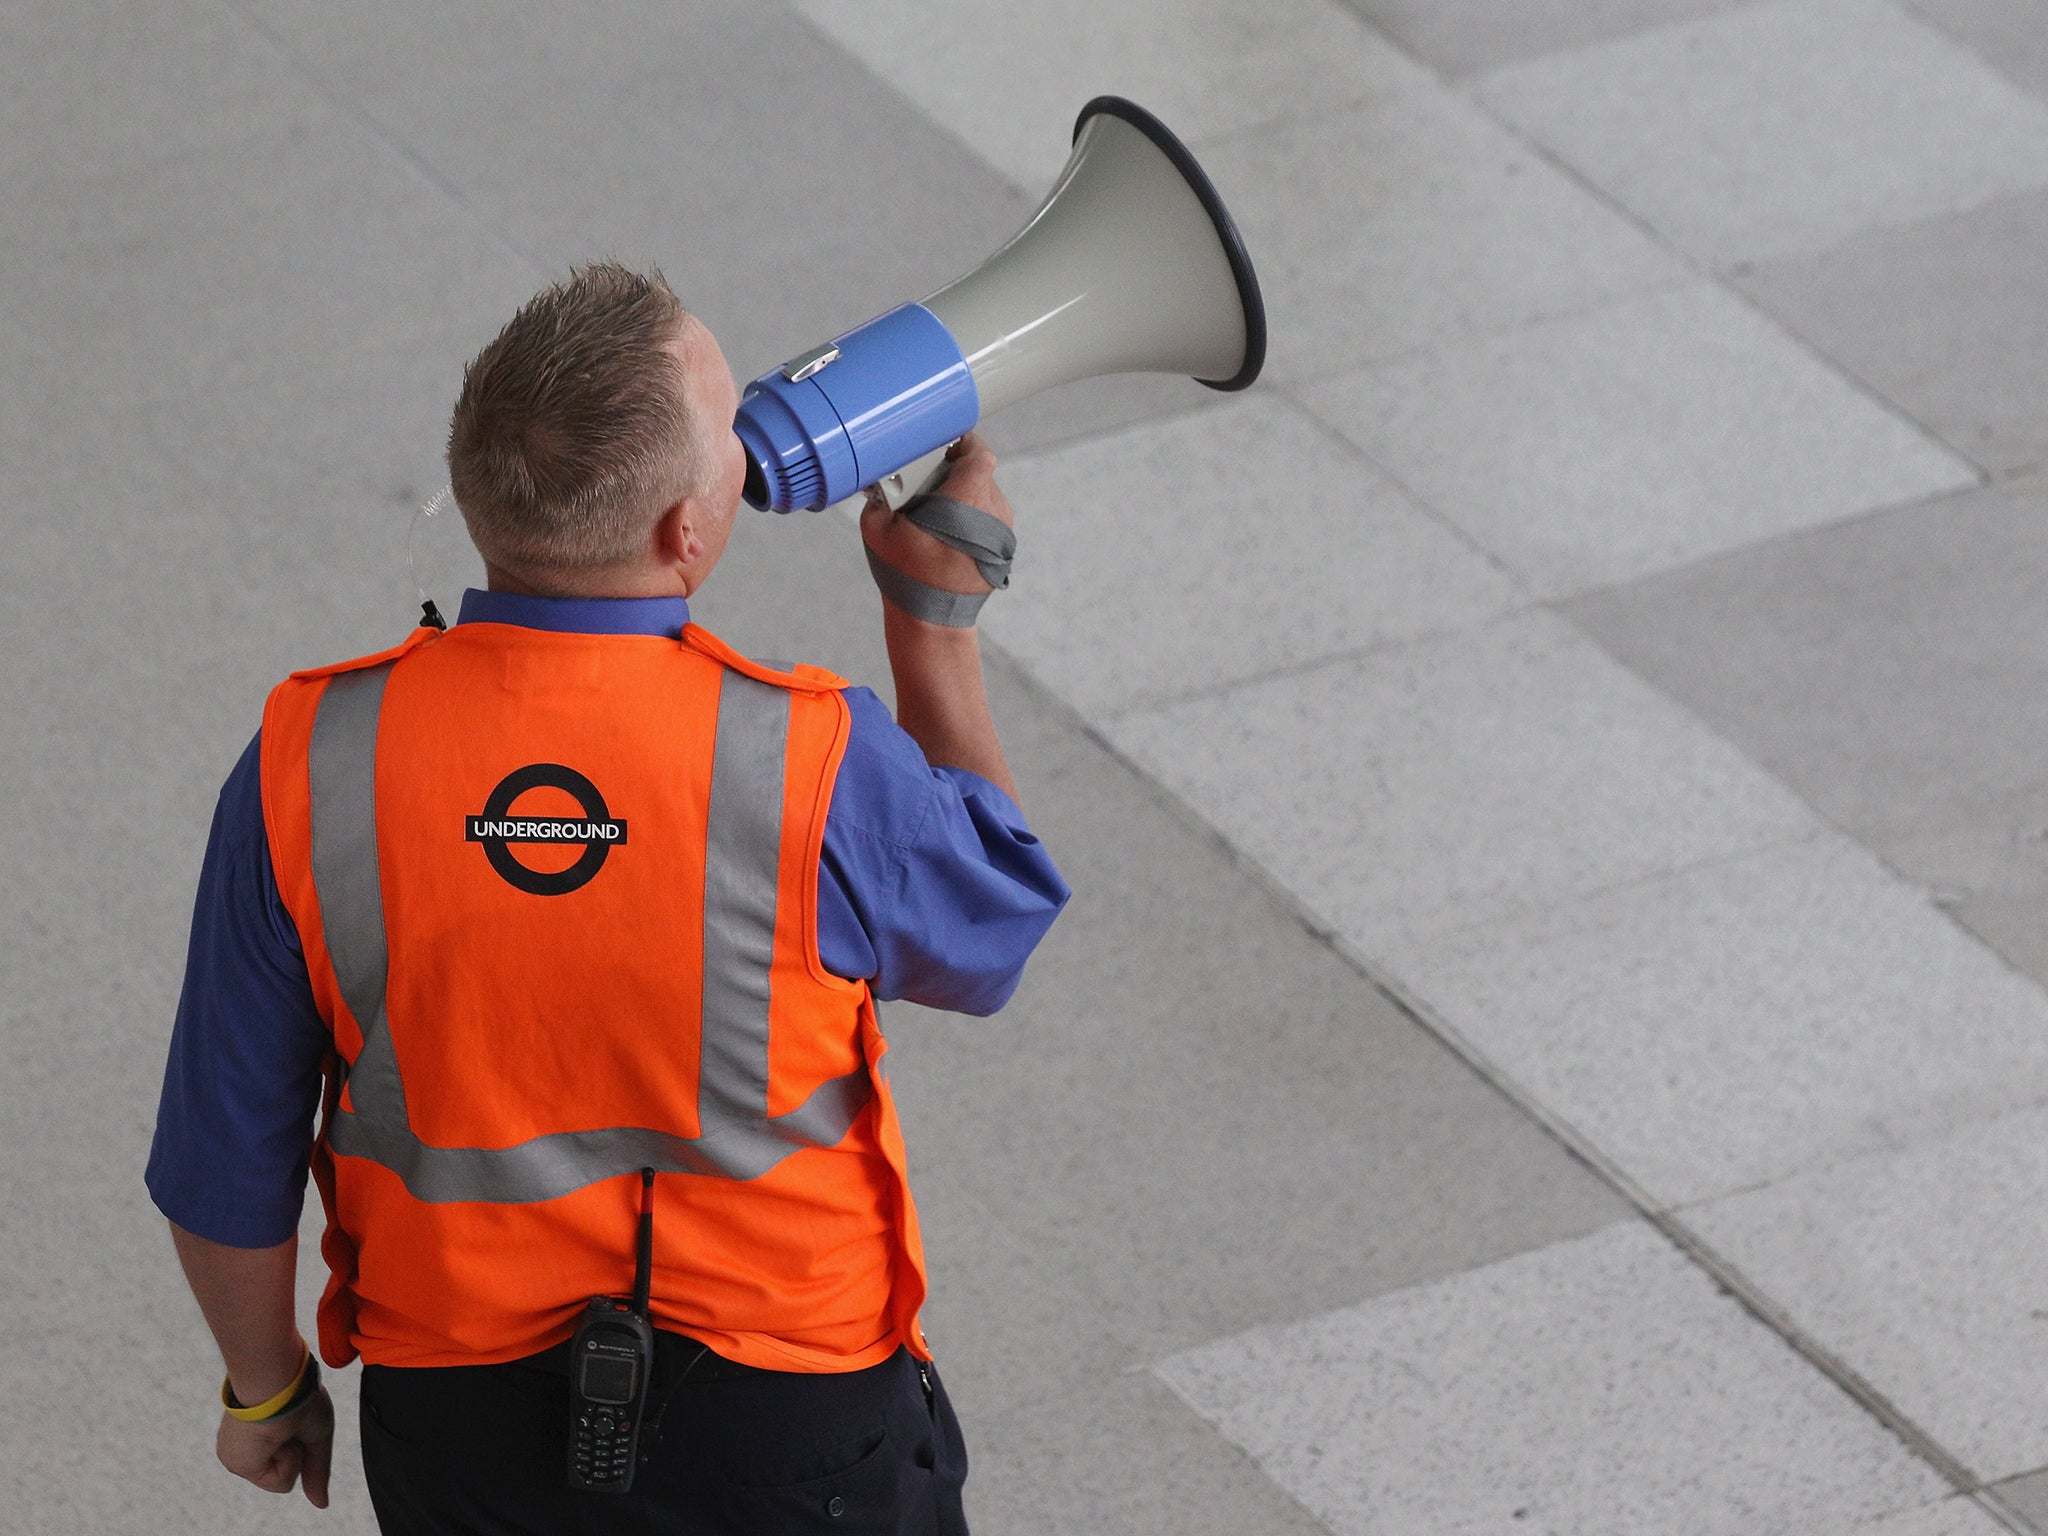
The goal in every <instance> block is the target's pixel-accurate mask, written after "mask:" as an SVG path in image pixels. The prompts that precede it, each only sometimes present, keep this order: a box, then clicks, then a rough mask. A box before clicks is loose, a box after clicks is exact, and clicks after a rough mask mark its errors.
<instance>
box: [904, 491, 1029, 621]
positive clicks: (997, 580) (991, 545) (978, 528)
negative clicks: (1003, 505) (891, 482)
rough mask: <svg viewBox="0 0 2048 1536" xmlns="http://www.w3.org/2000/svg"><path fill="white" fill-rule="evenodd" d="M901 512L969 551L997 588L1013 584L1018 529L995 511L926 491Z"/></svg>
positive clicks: (939, 537)
mask: <svg viewBox="0 0 2048 1536" xmlns="http://www.w3.org/2000/svg"><path fill="white" fill-rule="evenodd" d="M898 515H899V516H901V517H903V518H904V519H906V520H907V521H909V522H912V523H915V524H916V525H917V526H918V527H920V528H922V529H923V530H924V531H925V532H926V533H928V534H930V535H931V536H932V537H933V538H935V539H937V540H938V541H939V542H940V543H941V544H949V545H951V546H952V547H953V548H954V549H957V550H959V551H960V553H961V554H963V555H966V556H967V557H968V558H969V559H971V560H972V561H973V562H974V563H975V566H976V567H977V568H978V569H979V570H980V571H981V579H982V580H983V581H985V582H987V583H988V584H989V585H990V586H992V587H994V588H995V589H996V590H997V591H998V592H1000V591H1002V590H1003V588H1005V587H1007V586H1008V585H1009V584H1010V561H1011V560H1012V559H1014V558H1015V556H1016V554H1017V530H1016V529H1014V528H1012V527H1011V526H1010V525H1009V524H1008V523H1006V522H1004V521H1003V520H1002V519H1001V518H1000V517H997V516H996V515H995V514H994V513H992V512H984V511H982V510H981V508H979V507H977V506H972V505H970V504H969V503H967V502H964V501H955V500H953V498H952V497H950V496H935V495H927V496H919V497H917V498H916V499H914V500H912V501H909V502H906V503H905V504H904V506H903V510H902V511H901V512H900V513H899V514H898ZM982 595H983V596H984V597H985V596H987V595H988V594H986V593H983V594H982Z"/></svg>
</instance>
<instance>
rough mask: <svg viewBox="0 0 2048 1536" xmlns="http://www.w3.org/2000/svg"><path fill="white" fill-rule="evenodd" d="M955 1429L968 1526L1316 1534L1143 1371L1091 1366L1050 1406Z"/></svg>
mask: <svg viewBox="0 0 2048 1536" xmlns="http://www.w3.org/2000/svg"><path fill="white" fill-rule="evenodd" d="M947 1390H948V1391H949V1392H951V1391H953V1390H954V1389H953V1387H952V1378H951V1377H948V1378H947ZM955 1400H956V1404H959V1394H958V1393H955ZM960 1408H961V1413H962V1415H963V1418H964V1417H965V1415H966V1414H967V1413H968V1412H970V1411H971V1408H972V1403H971V1402H969V1403H967V1404H964V1405H960ZM965 1433H966V1437H967V1451H968V1455H969V1457H970V1458H971V1459H972V1462H973V1467H972V1471H971V1472H970V1474H969V1476H968V1480H967V1518H968V1520H969V1522H970V1523H971V1524H972V1525H973V1527H974V1530H975V1536H1043V1533H1045V1532H1047V1531H1087V1532H1090V1533H1091V1536H1245V1533H1246V1532H1250V1531H1256V1532H1258V1533H1259V1536H1328V1528H1327V1527H1326V1526H1324V1525H1323V1524H1322V1523H1321V1522H1319V1521H1318V1520H1316V1518H1315V1517H1314V1516H1313V1515H1311V1514H1310V1513H1309V1512H1308V1511H1307V1510H1305V1509H1303V1508H1302V1507H1301V1505H1299V1504H1298V1503H1296V1502H1295V1501H1294V1500H1293V1499H1291V1498H1289V1497H1288V1496H1287V1494H1286V1493H1285V1492H1283V1491H1282V1490H1281V1489H1279V1488H1278V1487H1276V1486H1275V1485H1274V1483H1273V1481H1272V1479H1271V1478H1269V1477H1267V1476H1266V1474H1265V1473H1264V1472H1262V1471H1260V1470H1259V1468H1258V1467H1257V1466H1256V1465H1254V1464H1253V1462H1252V1459H1251V1458H1250V1457H1249V1456H1246V1455H1245V1454H1244V1453H1243V1452H1242V1451H1240V1450H1239V1449H1238V1448H1237V1447H1236V1446H1233V1445H1231V1444H1230V1443H1229V1442H1228V1441H1226V1440H1225V1439H1224V1438H1223V1437H1222V1436H1221V1435H1219V1434H1218V1433H1217V1432H1216V1431H1215V1430H1214V1429H1213V1428H1211V1427H1210V1426H1209V1425H1208V1424H1205V1423H1204V1422H1203V1421H1202V1420H1201V1419H1200V1418H1198V1417H1197V1416H1196V1415H1195V1414H1194V1412H1192V1411H1191V1410H1190V1409H1189V1408H1188V1407H1187V1406H1186V1405H1185V1404H1184V1403H1182V1402H1180V1401H1179V1400H1178V1399H1176V1398H1175V1397H1174V1396H1173V1394H1172V1393H1171V1392H1169V1391H1167V1389H1166V1388H1165V1387H1164V1386H1162V1385H1161V1384H1160V1383H1159V1382H1157V1381H1155V1380H1153V1379H1152V1377H1151V1376H1149V1375H1147V1374H1145V1373H1143V1372H1138V1373H1129V1374H1122V1375H1114V1376H1112V1375H1108V1374H1106V1373H1105V1374H1102V1375H1100V1376H1098V1377H1097V1378H1096V1379H1095V1380H1093V1381H1090V1382H1089V1383H1088V1384H1087V1386H1086V1387H1085V1389H1083V1390H1081V1391H1077V1392H1076V1393H1075V1394H1074V1395H1073V1397H1072V1398H1071V1399H1070V1400H1069V1401H1067V1402H1065V1403H1062V1404H1061V1405H1060V1407H1059V1410H1058V1411H1056V1412H1051V1413H1035V1414H995V1415H991V1416H984V1417H982V1418H980V1419H979V1421H978V1422H970V1423H967V1424H966V1426H965Z"/></svg>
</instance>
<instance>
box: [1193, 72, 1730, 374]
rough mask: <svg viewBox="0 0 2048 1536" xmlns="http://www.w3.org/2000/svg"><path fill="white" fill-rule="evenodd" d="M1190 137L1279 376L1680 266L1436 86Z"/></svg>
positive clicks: (1391, 352) (1385, 353)
mask: <svg viewBox="0 0 2048 1536" xmlns="http://www.w3.org/2000/svg"><path fill="white" fill-rule="evenodd" d="M1198 148H1199V151H1200V154H1201V158H1202V163H1203V166H1204V168H1205V169H1206V170H1207V171H1208V172H1209V174H1210V176H1211V177H1212V178H1213V179H1214V181H1215V183H1216V187H1217V190H1218V191H1219V192H1220V193H1221V194H1222V196H1223V199H1224V201H1225V203H1226V204H1228V206H1229V208H1230V211H1231V215H1232V217H1233V218H1234V219H1235V220H1236V221H1237V224H1238V228H1239V231H1240V233H1242V235H1243V236H1244V239H1245V246H1246V249H1247V250H1248V251H1249V252H1250V253H1251V257H1252V260H1253V262H1254V264H1255V265H1256V266H1257V268H1258V272H1259V283H1260V286H1261V289H1262V290H1263V292H1264V294H1265V299H1266V313H1267V324H1268V328H1269V351H1268V363H1267V368H1268V376H1269V377H1270V378H1272V379H1300V378H1319V377H1325V376H1327V375H1330V374H1333V373H1341V372H1343V371H1345V370H1347V369H1349V368H1352V367H1355V366H1357V365H1358V364H1359V363H1360V362H1362V361H1367V360H1370V359H1374V358H1384V357H1390V356H1395V355H1398V354H1401V353H1405V352H1409V351H1413V350H1414V349H1416V348H1418V347H1424V346H1428V345H1430V344H1432V343H1435V342H1440V341H1444V340H1447V339H1452V338H1457V337H1463V336H1470V335H1473V334H1477V333H1482V332H1487V331H1493V330H1499V329H1503V328H1509V327H1513V326H1517V325H1522V324H1526V323H1528V322H1529V321H1532V320H1535V319H1539V318H1542V317H1544V316H1548V315H1557V314H1563V313H1568V312H1572V311H1576V310H1580V309H1584V308H1586V307H1588V306H1590V305H1594V304H1598V303H1601V302H1604V301H1606V300H1608V299H1611V298H1613V297H1615V296H1616V295H1620V294H1629V293H1638V292H1642V291H1644V290H1646V289H1652V288H1657V287H1669V286H1672V285H1674V284H1677V283H1681V282H1683V281H1685V280H1686V279H1687V277H1688V276H1689V275H1690V274H1689V273H1688V272H1687V271H1686V269H1685V268H1684V267H1683V265H1682V264H1680V263H1679V262H1678V261H1677V260H1676V259H1675V258H1673V257H1672V255H1671V254H1670V253H1669V252H1668V251H1666V250H1665V249H1663V248H1662V247H1661V246H1660V245H1659V244H1658V243H1657V242H1656V241H1655V240H1652V239H1651V238H1649V237H1648V236H1646V235H1645V234H1644V233H1643V232H1642V231H1641V230H1640V229H1638V228H1636V227H1635V226H1634V225H1633V224H1631V223H1630V222H1629V221H1628V220H1627V219H1625V218H1623V217H1621V216H1620V215H1618V214H1616V213H1615V212H1614V210H1613V209H1611V208H1609V207H1608V206H1606V205H1605V204H1604V203H1603V202H1602V201H1601V200H1600V199H1599V198H1598V197H1595V196H1593V195H1592V194H1590V193H1588V192H1587V191H1586V190H1585V189H1584V188H1583V187H1580V186H1578V185H1576V184H1575V183H1574V182H1573V181H1572V180H1571V179H1570V178H1569V177H1568V176H1566V175H1564V174H1562V173H1560V172H1559V171H1558V169H1557V168H1556V167H1555V166H1553V165H1551V164H1549V163H1548V162H1547V161H1545V160H1544V159H1543V158H1542V157H1541V156H1539V155H1537V154H1534V153H1532V152H1531V151H1530V149H1529V147H1528V146H1527V145H1526V144H1524V143H1523V142H1521V141H1520V140H1519V139H1518V138H1517V137H1516V136H1515V135H1514V134H1512V133H1509V132H1506V131H1504V130H1503V129H1502V128H1501V127H1500V126H1499V125H1498V124H1496V123H1494V122H1492V121H1491V120H1489V119H1488V118H1487V117H1486V115H1485V114H1484V113H1483V112H1480V111H1479V110H1477V109H1476V108H1474V107H1473V106H1472V105H1471V104H1470V103H1469V102H1466V101H1464V100H1461V99H1460V98H1458V97H1457V96H1455V95H1453V94H1451V93H1450V92H1447V91H1445V90H1443V89H1441V88H1439V87H1436V86H1434V85H1407V86H1403V87H1400V88H1396V89H1389V90H1383V91H1378V92H1375V93H1374V94H1373V95H1372V96H1371V97H1370V98H1369V99H1368V100H1367V101H1365V102H1363V103H1361V104H1360V105H1358V106H1357V107H1356V108H1354V109H1352V110H1349V111H1345V112H1341V113H1335V114H1330V115H1326V116H1318V117H1313V118H1303V119H1301V120H1298V121H1293V122H1287V123H1282V124H1279V125H1277V126H1274V127H1271V128H1268V129H1264V130H1261V131H1258V132H1253V133H1246V134H1240V135H1236V136H1233V137H1230V138H1226V139H1220V140H1214V141H1205V142H1203V143H1202V144H1200V145H1199V146H1198Z"/></svg>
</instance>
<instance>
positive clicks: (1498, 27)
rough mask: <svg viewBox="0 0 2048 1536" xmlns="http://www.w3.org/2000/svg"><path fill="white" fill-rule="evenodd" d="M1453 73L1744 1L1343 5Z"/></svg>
mask: <svg viewBox="0 0 2048 1536" xmlns="http://www.w3.org/2000/svg"><path fill="white" fill-rule="evenodd" d="M1346 3H1348V4H1349V5H1350V6H1351V8H1352V9H1353V10H1355V11H1357V12H1358V13H1359V14H1360V15H1361V16H1364V17H1366V18H1367V19H1369V20H1370V21H1372V22H1374V23H1375V24H1376V25H1377V26H1379V27H1380V29H1381V30H1382V31H1384V32H1386V33H1387V34H1388V35H1389V36H1391V37H1394V38H1396V39H1398V40H1399V41H1400V42H1401V43H1402V44H1403V45H1404V46H1405V47H1407V48H1409V49H1411V50H1413V51H1414V52H1415V53H1416V54H1418V55H1419V56H1420V57H1422V58H1423V59H1425V60H1427V61H1428V62H1429V63H1430V64H1432V65H1434V66H1435V67H1436V68H1438V69H1440V70H1442V71H1443V72H1444V73H1446V74H1449V75H1465V74H1471V73H1473V72H1475V71H1478V70H1485V69H1495V68H1498V67H1499V66H1501V65H1503V64H1509V63H1512V62H1514V61H1515V60H1517V59H1527V58H1533V57H1535V56H1536V55H1538V54H1545V53H1555V52H1557V51H1558V50H1560V49H1564V48H1576V47H1581V46H1583V45H1585V44H1587V43H1592V42H1598V41H1601V40H1603V39H1606V38H1611V37H1626V36H1629V35H1630V34H1632V33H1636V32H1642V31H1646V30H1648V29H1649V28H1651V27H1657V26H1662V25H1664V24H1666V23H1668V22H1673V21H1680V20H1683V19H1685V18H1687V17H1692V16H1702V15H1707V14H1709V13H1711V12H1714V11H1725V10H1728V9H1730V8H1731V7H1732V6H1733V5H1736V4H1741V3H1744V0H1346Z"/></svg>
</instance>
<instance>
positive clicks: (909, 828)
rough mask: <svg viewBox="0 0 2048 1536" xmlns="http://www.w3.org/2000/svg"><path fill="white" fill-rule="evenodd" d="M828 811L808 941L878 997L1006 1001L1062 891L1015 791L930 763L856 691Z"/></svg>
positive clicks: (978, 1005) (968, 1003)
mask: <svg viewBox="0 0 2048 1536" xmlns="http://www.w3.org/2000/svg"><path fill="white" fill-rule="evenodd" d="M846 698H847V704H848V707H849V708H850V710H851V711H852V716H853V721H852V728H851V731H850V734H849V736H848V740H847V747H846V754H845V757H844V759H843V761H842V762H841V764H840V768H839V777H838V779H837V781H836V782H835V783H834V785H833V789H832V801H831V806H830V809H829V812H828V814H827V817H826V821H825V852H824V859H823V868H822V870H821V874H822V876H823V878H822V879H821V880H820V881H819V895H818V948H819V954H820V958H822V959H823V960H824V962H825V967H826V969H827V970H830V971H831V972H832V973H833V974H834V975H838V976H846V977H853V978H861V979H865V980H867V981H868V982H869V983H870V984H871V985H872V986H873V988H874V991H875V995H876V996H878V997H882V998H905V999H908V1000H909V1001H911V1002H915V1003H922V1004H924V1005H925V1006H927V1007H931V1008H945V1009H950V1010H952V1011H954V1012H957V1013H973V1014H990V1013H994V1012H995V1011H996V1010H997V1009H999V1008H1001V1007H1002V1006H1003V1004H1004V1003H1006V1002H1008V1001H1009V999H1010V995H1011V994H1012V993H1013V992H1015V991H1016V989H1017V983H1018V981H1019V980H1021V979H1022V977H1023V974H1024V965H1025V962H1026V961H1027V960H1029V959H1030V957H1031V952H1032V951H1033V950H1034V949H1036V948H1037V947H1038V942H1039V940H1040V939H1042V938H1044V937H1045V934H1046V931H1047V930H1048V929H1049V928H1051V926H1052V923H1053V919H1054V918H1056V917H1058V916H1059V913H1060V909H1061V908H1062V907H1064V906H1065V905H1066V902H1067V897H1068V895H1069V892H1068V889H1067V884H1066V882H1065V881H1064V880H1062V879H1061V878H1060V873H1059V870H1058V869H1057V868H1055V867H1054V865H1053V862H1052V858H1051V856H1050V855H1049V854H1048V853H1047V852H1046V850H1045V848H1044V847H1043V846H1042V845H1041V844H1040V843H1039V841H1038V839H1037V838H1036V837H1035V836H1033V835H1032V833H1031V830H1030V828H1029V827H1028V826H1027V825H1026V824H1025V820H1024V813H1023V812H1022V811H1021V810H1020V809H1019V808H1018V806H1017V804H1016V802H1015V801H1013V800H1012V799H1011V798H1010V797H1009V796H1008V795H1006V794H1004V793H1003V791H1002V790H1000V789H998V788H997V787H996V786H995V785H993V784H991V783H990V782H989V781H988V780H986V779H984V778H982V777H981V776H980V775H978V774H974V773H970V772H968V771H967V770H965V769H962V768H933V767H932V766H931V765H930V764H928V763H927V762H926V761H925V757H924V753H923V752H922V750H920V749H919V747H918V745H917V743H916V742H915V741H913V740H911V739H910V737H909V736H908V735H907V734H905V733H904V731H903V730H902V728H901V727H899V726H898V725H897V724H896V722H895V721H894V720H893V719H891V718H890V716H889V712H888V710H887V708H886V707H885V706H884V705H883V704H882V701H881V700H880V699H878V698H876V697H875V695H874V694H873V693H872V692H870V691H869V690H868V689H865V688H854V689H849V690H848V691H847V695H846Z"/></svg>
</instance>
